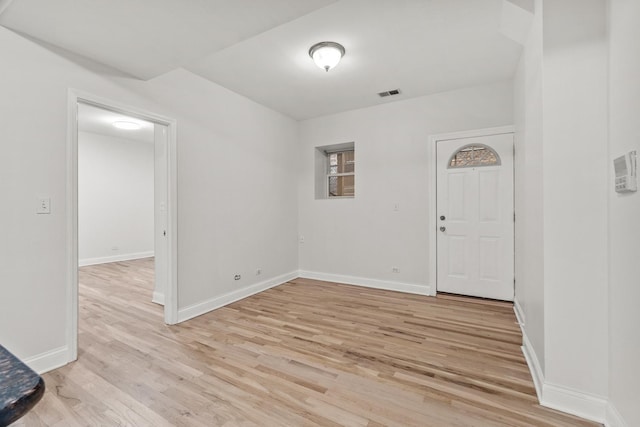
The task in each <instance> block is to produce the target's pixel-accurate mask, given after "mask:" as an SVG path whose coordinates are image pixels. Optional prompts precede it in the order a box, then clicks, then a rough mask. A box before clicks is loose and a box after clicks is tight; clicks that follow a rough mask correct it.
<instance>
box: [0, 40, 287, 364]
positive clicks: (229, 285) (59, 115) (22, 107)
mask: <svg viewBox="0 0 640 427" xmlns="http://www.w3.org/2000/svg"><path fill="white" fill-rule="evenodd" d="M0 51H1V52H2V67H0V93H2V96H1V97H0V129H2V146H3V155H2V156H0V191H1V194H2V209H0V222H1V223H2V224H3V227H2V235H1V236H0V242H2V243H1V244H0V283H1V284H2V298H0V342H2V344H3V345H5V346H6V347H8V348H9V349H10V350H12V351H13V352H15V353H16V354H17V355H18V356H19V357H21V358H23V359H27V360H29V361H31V363H32V366H36V367H37V368H39V369H40V368H44V369H46V368H50V367H51V363H53V362H51V361H52V360H56V361H60V360H64V357H63V356H64V355H65V354H66V352H65V346H66V345H67V343H66V334H65V327H66V317H67V313H68V311H69V305H68V302H69V301H68V296H67V295H66V289H67V283H68V280H70V279H69V277H67V270H66V266H67V258H66V257H67V251H68V250H69V247H68V244H67V242H66V237H67V232H68V230H67V218H68V216H69V212H68V211H67V201H68V199H67V197H68V194H67V190H66V173H67V159H66V155H67V96H68V88H70V87H71V88H75V89H79V90H83V91H86V92H90V93H93V94H95V95H97V96H102V97H105V98H108V99H113V100H115V101H117V102H119V103H122V104H128V105H131V106H134V107H136V108H139V109H144V110H148V111H152V112H155V113H157V114H161V115H165V116H169V117H173V118H176V119H177V120H178V127H177V132H178V134H177V145H178V206H177V208H178V230H177V233H178V250H179V258H178V281H179V295H178V302H179V307H180V309H184V308H185V307H188V306H189V305H192V304H194V303H199V302H203V301H207V300H210V299H215V298H216V297H218V296H221V295H225V294H226V293H228V292H230V291H236V290H239V289H243V288H247V287H248V286H250V285H252V284H256V283H260V282H262V281H264V280H267V279H272V278H276V279H277V278H278V277H283V276H282V275H286V274H288V273H290V272H293V271H295V270H296V269H297V265H298V262H297V242H296V229H297V207H296V197H295V194H296V184H295V183H296V171H295V170H294V168H293V167H292V165H293V164H295V156H294V152H295V150H296V129H297V126H296V122H295V121H293V120H291V119H289V118H287V117H284V116H282V115H280V114H278V113H275V112H273V111H271V110H269V109H267V108H265V107H262V106H260V105H258V104H256V103H254V102H252V101H249V100H247V99H246V98H243V97H241V96H239V95H237V94H234V93H232V92H230V91H228V90H226V89H224V88H221V87H219V86H217V85H215V84H212V83H210V82H208V81H206V80H204V79H202V78H200V77H197V76H195V75H193V74H191V73H188V72H186V71H184V70H176V71H174V72H171V73H169V74H167V75H164V76H162V77H161V78H158V79H155V80H151V81H149V82H143V81H139V80H135V79H132V78H130V77H127V76H123V75H121V74H119V73H118V72H116V71H114V70H110V69H107V68H104V67H102V66H100V65H98V64H95V63H92V62H89V61H87V60H84V59H80V58H77V57H72V56H63V55H68V54H66V53H62V52H54V51H52V50H51V48H49V47H43V46H40V45H38V44H36V43H34V42H33V41H30V40H27V39H24V38H22V37H21V36H19V35H17V34H15V33H13V32H11V31H9V30H7V29H5V28H0ZM37 195H44V196H48V197H51V209H52V213H51V214H50V215H36V214H35V204H36V196H37ZM258 266H259V267H261V268H262V271H263V273H262V275H261V276H255V268H257V267H258ZM235 273H240V274H242V280H240V281H234V280H233V274H235ZM204 308H206V307H204ZM40 356H42V357H41V358H39V359H38V357H40ZM49 362H51V363H49Z"/></svg>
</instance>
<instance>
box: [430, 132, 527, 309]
mask: <svg viewBox="0 0 640 427" xmlns="http://www.w3.org/2000/svg"><path fill="white" fill-rule="evenodd" d="M436 150H437V151H436V152H437V197H436V198H437V212H438V219H437V226H438V230H436V233H437V261H438V262H437V268H438V272H437V290H438V291H440V292H451V293H457V294H463V295H472V296H479V297H485V298H494V299H501V300H509V301H512V300H513V228H514V227H513V135H512V134H502V135H492V136H483V137H474V138H464V139H455V140H446V141H438V143H437V147H436ZM454 155H456V157H455V161H452V158H453V156H454ZM452 165H453V166H452ZM460 165H464V166H460ZM442 218H444V219H442Z"/></svg>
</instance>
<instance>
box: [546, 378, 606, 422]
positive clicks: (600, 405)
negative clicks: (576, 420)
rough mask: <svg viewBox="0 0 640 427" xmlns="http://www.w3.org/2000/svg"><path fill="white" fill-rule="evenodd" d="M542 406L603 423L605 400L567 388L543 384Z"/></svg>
mask: <svg viewBox="0 0 640 427" xmlns="http://www.w3.org/2000/svg"><path fill="white" fill-rule="evenodd" d="M540 404H541V405H542V406H546V407H547V408H551V409H557V410H558V411H562V412H566V413H568V414H573V415H577V416H578V417H582V418H586V419H587V420H591V421H596V422H598V423H604V420H605V413H606V411H607V399H606V398H604V397H602V396H594V395H592V394H589V393H585V392H583V391H578V390H574V389H571V388H568V387H563V386H558V385H555V384H549V383H545V384H544V385H543V387H542V399H541V400H540Z"/></svg>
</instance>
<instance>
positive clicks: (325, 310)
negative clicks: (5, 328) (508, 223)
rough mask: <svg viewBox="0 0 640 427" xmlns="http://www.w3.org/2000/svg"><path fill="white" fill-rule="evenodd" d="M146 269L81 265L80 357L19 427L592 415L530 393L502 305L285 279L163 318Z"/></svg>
mask: <svg viewBox="0 0 640 427" xmlns="http://www.w3.org/2000/svg"><path fill="white" fill-rule="evenodd" d="M152 278H153V261H152V260H151V259H147V260H141V261H133V262H119V263H113V264H105V265H100V266H92V267H84V268H82V269H81V270H80V337H79V342H80V351H79V360H78V361H77V362H75V363H72V364H69V365H67V366H65V367H63V368H61V369H58V370H55V371H53V372H50V373H48V374H45V375H44V378H45V381H46V385H47V391H46V394H45V397H44V398H43V400H42V401H41V402H40V403H39V404H38V406H36V408H35V409H34V410H33V411H32V412H31V413H29V414H28V415H27V416H26V417H25V418H23V419H22V420H20V421H19V422H18V423H17V425H23V426H29V427H31V426H41V425H46V426H120V425H131V426H311V425H322V426H331V425H348V426H382V425H394V426H421V427H422V426H437V427H442V426H465V427H467V426H554V427H559V426H589V425H596V424H592V423H589V422H586V421H584V420H580V419H578V418H575V417H571V416H568V415H564V414H561V413H559V412H556V411H553V410H550V409H546V408H542V407H540V406H539V405H537V400H536V397H535V391H534V388H533V384H532V381H531V377H530V375H529V372H528V370H527V366H526V363H525V361H524V358H523V356H522V353H521V350H520V344H521V335H520V331H519V328H518V325H517V324H516V322H515V318H514V314H513V310H512V307H511V304H507V303H500V302H491V301H482V300H475V299H468V298H460V297H451V296H439V297H438V298H430V297H423V296H417V295H408V294H399V293H394V292H388V291H381V290H374V289H365V288H360V287H354V286H346V285H337V284H331V283H326V282H319V281H313V280H303V279H297V280H293V281H291V282H288V283H286V284H284V285H281V286H278V287H276V288H273V289H271V290H268V291H266V292H263V293H261V294H259V295H255V296H252V297H250V298H247V299H244V300H242V301H239V302H236V303H234V304H231V305H229V306H227V307H225V308H221V309H219V310H216V311H215V312H212V313H208V314H206V315H203V316H200V317H198V318H196V319H193V320H190V321H188V322H185V323H183V324H181V325H178V326H166V325H164V324H163V322H162V309H161V307H160V306H157V305H155V304H153V303H151V302H150V301H151V289H152Z"/></svg>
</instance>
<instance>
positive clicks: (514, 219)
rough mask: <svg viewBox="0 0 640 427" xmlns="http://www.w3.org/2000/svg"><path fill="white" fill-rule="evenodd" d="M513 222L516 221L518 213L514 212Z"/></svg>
mask: <svg viewBox="0 0 640 427" xmlns="http://www.w3.org/2000/svg"><path fill="white" fill-rule="evenodd" d="M513 222H516V213H515V212H513Z"/></svg>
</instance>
